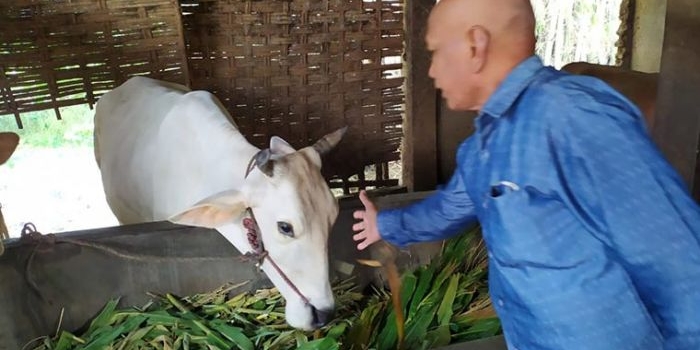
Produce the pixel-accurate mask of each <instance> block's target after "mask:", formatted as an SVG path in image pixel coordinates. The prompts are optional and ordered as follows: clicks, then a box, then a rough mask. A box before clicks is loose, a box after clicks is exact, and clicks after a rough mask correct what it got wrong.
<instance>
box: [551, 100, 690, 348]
mask: <svg viewBox="0 0 700 350" xmlns="http://www.w3.org/2000/svg"><path fill="white" fill-rule="evenodd" d="M592 98H596V97H592ZM572 102H573V101H572ZM599 102H600V101H599ZM572 104H573V103H572ZM579 105H581V106H587V107H586V108H584V107H581V108H579V109H575V110H574V112H573V113H572V114H570V115H566V116H560V118H559V120H558V122H556V123H554V127H552V130H551V131H550V133H551V136H550V137H551V144H550V146H551V149H552V153H553V154H554V157H555V159H556V161H555V166H556V168H557V170H556V171H557V173H558V174H559V177H560V178H561V179H563V180H562V181H561V182H562V186H563V189H562V193H563V194H562V197H563V198H565V201H566V202H567V203H568V205H569V206H570V208H571V209H572V211H573V212H575V213H576V215H577V216H578V217H579V219H580V220H582V222H584V223H585V224H586V226H587V227H588V229H589V230H590V232H591V233H592V234H594V235H595V236H596V237H598V238H599V239H600V240H601V241H602V242H603V243H604V244H606V245H607V246H609V247H610V248H611V249H610V255H611V258H612V259H614V260H616V261H618V262H619V263H620V264H622V266H624V267H625V269H626V271H627V273H628V274H629V276H630V278H631V280H632V281H633V283H634V285H635V289H636V290H637V293H638V294H639V295H640V297H641V300H643V302H644V304H645V306H646V308H647V309H648V310H649V311H650V314H651V315H652V317H653V318H654V320H655V321H656V323H657V325H658V326H659V330H660V331H661V333H662V334H663V336H664V338H666V339H667V343H666V344H667V345H669V347H667V348H668V349H700V208H699V207H698V205H697V203H695V202H694V201H693V199H692V198H691V197H690V195H689V194H688V192H687V189H686V188H685V186H684V185H683V183H682V181H681V179H680V177H679V176H678V174H677V173H676V172H675V171H674V170H673V169H672V167H671V166H670V165H669V164H668V162H667V161H666V160H665V159H664V158H663V156H662V155H661V153H660V152H659V151H658V149H657V148H656V147H655V146H654V144H653V143H652V141H651V140H650V138H649V137H648V135H647V132H646V131H645V129H644V126H643V125H642V123H641V122H640V117H639V115H638V111H636V110H635V109H634V108H632V107H629V106H627V105H625V104H624V103H620V101H619V100H613V101H610V102H607V101H604V103H602V104H596V103H585V101H580V102H579ZM590 106H599V107H597V108H595V107H594V108H592V109H590V108H588V107H590Z"/></svg>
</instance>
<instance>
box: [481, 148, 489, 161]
mask: <svg viewBox="0 0 700 350" xmlns="http://www.w3.org/2000/svg"><path fill="white" fill-rule="evenodd" d="M488 159H489V151H487V150H483V151H481V160H484V161H485V160H488Z"/></svg>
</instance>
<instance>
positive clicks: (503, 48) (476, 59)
mask: <svg viewBox="0 0 700 350" xmlns="http://www.w3.org/2000/svg"><path fill="white" fill-rule="evenodd" d="M426 44H427V46H428V50H430V51H432V52H433V64H432V65H431V69H430V75H431V77H433V78H434V79H435V85H436V87H438V88H440V89H441V90H442V92H443V97H445V98H446V99H447V100H448V105H449V106H450V108H453V109H469V110H475V109H478V108H480V107H481V106H482V105H483V103H485V101H486V100H487V99H488V97H489V96H490V95H491V93H492V92H493V91H494V90H495V89H496V87H497V86H498V85H499V84H500V82H501V81H502V80H503V79H504V78H505V77H506V76H507V74H508V73H510V71H511V70H512V69H513V68H514V67H515V66H516V65H518V64H519V63H520V62H522V61H523V60H525V59H526V58H528V57H530V56H531V55H533V54H534V51H535V16H534V13H533V11H532V6H531V4H530V1H529V0H441V1H440V2H438V3H437V5H435V7H434V8H433V10H432V11H431V13H430V18H429V19H428V31H427V34H426ZM448 90H451V91H448Z"/></svg>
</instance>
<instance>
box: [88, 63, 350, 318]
mask: <svg viewBox="0 0 700 350" xmlns="http://www.w3.org/2000/svg"><path fill="white" fill-rule="evenodd" d="M344 133H345V128H343V129H340V130H338V131H336V132H333V133H331V134H328V135H326V136H324V137H323V138H322V139H321V140H319V141H318V142H316V143H315V144H314V145H313V146H310V147H305V148H302V149H300V150H298V151H297V150H295V149H294V148H292V146H290V145H289V144H288V143H287V142H286V141H284V140H283V139H281V138H279V137H272V138H271V139H270V146H269V149H266V150H262V151H261V150H260V149H258V148H256V147H254V146H252V145H251V144H249V143H248V142H247V141H246V139H245V138H244V136H243V135H242V134H241V133H240V132H239V130H238V128H237V127H236V124H235V122H234V121H233V119H232V118H231V116H230V115H229V114H228V113H227V111H226V110H225V109H224V108H223V107H222V106H221V104H220V102H219V101H218V100H217V99H216V97H214V95H212V94H211V93H209V92H205V91H190V90H189V89H188V88H186V87H184V86H182V85H178V84H173V83H167V82H163V81H158V80H153V79H150V78H145V77H134V78H131V79H129V80H128V81H127V82H125V83H124V84H122V85H121V86H119V87H117V88H116V89H114V90H112V91H110V92H108V93H107V94H105V95H104V96H102V97H101V98H100V100H99V101H98V103H97V107H96V112H95V133H94V137H95V140H94V142H95V157H96V160H97V164H98V166H99V167H100V171H101V173H102V181H103V185H104V190H105V195H106V198H107V201H108V203H109V206H110V208H111V209H112V211H113V212H114V214H115V215H116V217H117V219H118V220H119V222H120V223H122V224H130V223H138V222H149V221H158V220H166V219H169V220H171V221H172V222H175V223H180V224H187V225H194V226H203V227H210V228H216V229H217V230H218V231H219V232H220V233H221V234H223V235H224V237H226V239H227V240H229V241H230V242H231V243H232V244H233V245H234V246H235V247H236V248H237V249H238V250H239V251H241V252H249V251H252V248H251V243H250V242H249V240H248V239H247V232H248V230H247V229H246V228H244V226H243V222H244V221H245V218H246V217H248V216H247V211H246V208H251V209H252V212H253V213H254V217H255V219H257V223H258V225H259V228H260V231H261V236H262V242H263V245H264V248H265V249H266V250H267V253H268V254H269V258H270V259H266V260H264V262H263V263H262V269H263V271H264V272H265V273H266V274H267V276H268V277H269V278H270V280H271V281H272V282H273V283H274V285H275V286H276V287H277V288H278V289H279V290H280V292H281V293H282V295H283V296H284V297H285V299H286V301H287V307H286V310H285V311H286V319H287V322H288V323H289V324H290V325H291V326H293V327H296V328H301V329H307V330H311V329H315V328H318V327H320V326H321V325H323V324H325V323H327V322H328V321H329V319H330V316H331V313H332V311H333V308H334V299H333V294H332V291H331V287H330V283H329V280H328V272H329V271H328V257H327V252H328V248H327V241H328V233H329V231H330V229H331V226H332V225H333V223H334V222H335V219H336V217H337V215H338V203H337V201H336V200H335V198H334V197H333V195H332V194H331V192H330V190H329V188H328V186H327V185H326V182H325V181H324V179H323V177H322V176H321V173H320V169H321V154H323V153H325V152H327V151H328V150H330V149H331V148H332V147H334V146H335V145H336V144H337V143H338V142H339V141H340V139H341V138H342V136H343V134H344ZM249 165H252V166H250V167H249ZM248 172H249V174H248ZM273 262H274V263H276V265H277V266H279V270H277V269H275V267H274V266H273V265H274V263H273ZM280 271H281V272H280ZM284 275H286V276H287V277H288V278H289V281H285V277H284ZM295 289H296V290H295Z"/></svg>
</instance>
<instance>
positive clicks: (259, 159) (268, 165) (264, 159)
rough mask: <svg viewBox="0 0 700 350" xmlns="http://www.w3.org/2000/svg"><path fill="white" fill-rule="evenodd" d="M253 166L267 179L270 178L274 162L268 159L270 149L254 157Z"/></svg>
mask: <svg viewBox="0 0 700 350" xmlns="http://www.w3.org/2000/svg"><path fill="white" fill-rule="evenodd" d="M255 165H256V166H257V167H258V169H260V171H262V172H263V174H265V175H267V176H268V177H272V173H273V168H274V161H273V160H272V159H271V158H270V149H269V148H266V149H264V150H261V151H260V152H258V153H257V154H256V155H255Z"/></svg>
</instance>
